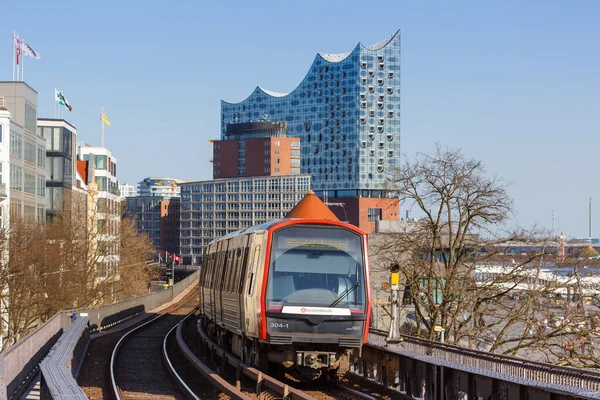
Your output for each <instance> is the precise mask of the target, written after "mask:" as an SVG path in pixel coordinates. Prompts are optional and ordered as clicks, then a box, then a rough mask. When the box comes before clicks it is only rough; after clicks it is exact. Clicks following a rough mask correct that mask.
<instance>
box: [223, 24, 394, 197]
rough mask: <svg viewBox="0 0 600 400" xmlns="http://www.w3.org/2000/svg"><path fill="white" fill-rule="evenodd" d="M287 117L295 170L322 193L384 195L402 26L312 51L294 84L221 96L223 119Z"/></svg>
mask: <svg viewBox="0 0 600 400" xmlns="http://www.w3.org/2000/svg"><path fill="white" fill-rule="evenodd" d="M265 119H266V120H271V121H286V122H287V126H288V135H289V136H291V137H298V138H300V143H301V160H302V161H301V173H303V174H311V175H312V176H313V180H312V188H313V190H314V191H315V193H317V195H319V196H320V197H323V196H324V195H325V194H327V197H328V198H351V197H372V198H373V197H374V198H382V197H386V196H387V194H386V191H385V189H386V178H388V177H389V176H390V174H391V173H393V171H394V167H395V166H396V165H397V163H398V162H399V159H400V31H397V32H396V33H394V34H393V35H391V36H390V37H388V38H386V39H385V40H383V41H381V42H379V43H376V44H374V45H372V46H368V47H365V46H363V45H362V44H360V43H359V44H358V45H357V46H356V47H355V48H354V50H352V51H351V52H349V53H342V54H321V53H319V54H317V56H316V57H315V59H314V61H313V63H312V65H311V67H310V69H309V71H308V73H307V74H306V76H305V77H304V79H303V80H302V82H301V83H300V84H299V85H298V87H297V88H296V89H294V91H292V92H291V93H288V94H282V93H275V92H271V91H269V90H266V89H263V88H260V87H257V88H256V89H255V90H254V91H253V92H252V94H251V95H250V96H249V97H248V98H246V99H245V100H243V101H241V102H239V103H228V102H226V101H222V102H221V137H222V138H223V139H224V138H225V131H226V127H227V124H229V123H234V122H250V121H260V120H265Z"/></svg>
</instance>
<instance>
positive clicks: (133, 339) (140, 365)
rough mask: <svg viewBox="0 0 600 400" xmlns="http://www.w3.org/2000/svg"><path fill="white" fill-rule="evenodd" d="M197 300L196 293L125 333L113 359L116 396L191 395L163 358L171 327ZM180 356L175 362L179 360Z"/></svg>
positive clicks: (161, 396)
mask: <svg viewBox="0 0 600 400" xmlns="http://www.w3.org/2000/svg"><path fill="white" fill-rule="evenodd" d="M196 304H197V300H196V298H195V296H193V297H191V298H190V299H188V300H187V301H186V302H184V303H183V304H181V305H180V306H179V307H177V308H175V309H173V310H172V311H170V312H169V313H166V314H161V315H159V316H157V317H155V318H153V319H151V320H150V321H148V322H146V323H144V324H142V325H140V326H138V327H136V328H134V329H132V330H130V331H129V332H128V333H127V334H125V335H124V336H122V337H121V339H120V340H119V342H118V343H117V345H116V346H115V348H114V350H113V354H112V357H111V362H110V375H111V382H112V386H113V389H112V390H113V396H114V398H116V399H118V400H120V399H181V400H183V399H187V398H188V396H187V395H186V394H185V393H184V392H183V391H182V390H181V389H180V388H179V386H178V385H177V384H176V383H175V381H174V380H173V379H172V377H171V376H170V372H169V369H168V368H167V367H166V365H167V363H165V362H163V343H164V339H165V337H166V336H167V333H168V332H169V330H170V329H171V328H172V327H174V326H176V325H177V323H178V322H179V321H180V320H182V319H183V318H184V316H185V315H186V314H189V313H190V312H191V311H192V310H193V309H194V308H195V306H196ZM179 360H180V359H179ZM179 360H178V361H172V362H171V363H172V364H177V363H179V362H180V361H179Z"/></svg>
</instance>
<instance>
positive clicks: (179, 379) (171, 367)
mask: <svg viewBox="0 0 600 400" xmlns="http://www.w3.org/2000/svg"><path fill="white" fill-rule="evenodd" d="M196 310H197V309H194V310H192V311H191V312H190V313H189V314H188V315H186V316H185V317H184V318H183V319H182V320H181V321H180V322H179V323H178V324H177V325H175V326H173V327H172V328H171V329H170V330H169V332H167V334H166V335H165V338H164V340H163V359H164V360H165V363H166V364H167V369H168V370H169V373H170V374H171V376H172V377H173V379H175V382H177V385H178V386H179V387H180V388H181V390H183V391H184V392H185V393H186V394H187V395H188V396H189V397H191V398H192V399H194V400H202V399H201V398H200V397H198V396H196V394H195V393H194V391H193V390H192V389H191V388H190V387H189V386H188V385H187V384H186V383H185V381H184V380H183V378H182V377H181V376H180V375H179V374H178V373H177V370H175V366H174V365H173V363H172V362H171V358H170V357H169V352H168V351H167V341H168V339H169V335H171V333H172V332H173V330H175V329H178V327H179V325H180V324H182V323H183V322H184V321H185V320H186V319H188V318H189V317H190V315H193V314H194V312H196Z"/></svg>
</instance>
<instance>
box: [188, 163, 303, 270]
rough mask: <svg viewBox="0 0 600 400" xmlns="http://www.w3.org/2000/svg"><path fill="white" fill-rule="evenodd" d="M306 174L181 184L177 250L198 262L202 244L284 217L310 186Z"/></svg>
mask: <svg viewBox="0 0 600 400" xmlns="http://www.w3.org/2000/svg"><path fill="white" fill-rule="evenodd" d="M310 180H311V176H310V175H308V174H294V175H271V176H253V177H241V178H225V179H215V180H212V181H195V182H185V183H182V184H181V202H180V244H179V245H180V251H181V254H182V256H183V263H184V264H199V263H200V262H201V259H202V252H203V249H204V247H205V246H206V245H207V244H208V243H210V242H211V241H212V240H214V239H216V238H219V237H222V236H225V235H227V234H229V233H231V232H235V231H238V230H241V229H246V228H250V227H251V226H254V225H258V224H262V223H264V222H267V221H270V220H273V219H278V218H284V217H285V216H286V215H287V213H288V212H289V211H290V210H291V209H292V208H294V206H295V205H296V204H297V203H298V202H299V201H300V200H302V198H303V197H304V195H305V194H306V193H307V192H308V191H309V189H310Z"/></svg>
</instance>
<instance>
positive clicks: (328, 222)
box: [209, 218, 365, 245]
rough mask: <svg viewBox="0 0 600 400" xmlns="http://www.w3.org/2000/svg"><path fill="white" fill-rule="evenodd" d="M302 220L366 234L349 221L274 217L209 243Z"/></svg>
mask: <svg viewBox="0 0 600 400" xmlns="http://www.w3.org/2000/svg"><path fill="white" fill-rule="evenodd" d="M302 221H304V222H306V223H307V224H318V223H320V224H324V225H335V226H341V227H347V228H349V229H351V230H353V231H355V232H356V233H360V234H362V235H364V234H365V233H364V232H363V231H362V230H360V229H359V228H358V227H356V226H354V225H351V224H349V223H346V222H340V221H332V220H327V219H315V218H280V219H274V220H272V221H268V222H265V223H263V224H260V225H254V226H252V227H250V228H247V229H242V230H239V231H235V232H231V233H228V234H227V235H225V236H221V237H220V238H217V239H214V240H212V241H211V242H210V243H209V245H210V244H212V243H214V242H217V241H219V240H223V239H232V238H234V237H236V236H239V235H243V234H246V233H253V232H260V231H269V230H271V228H274V227H275V226H277V225H282V224H284V225H288V224H285V222H298V223H302Z"/></svg>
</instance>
